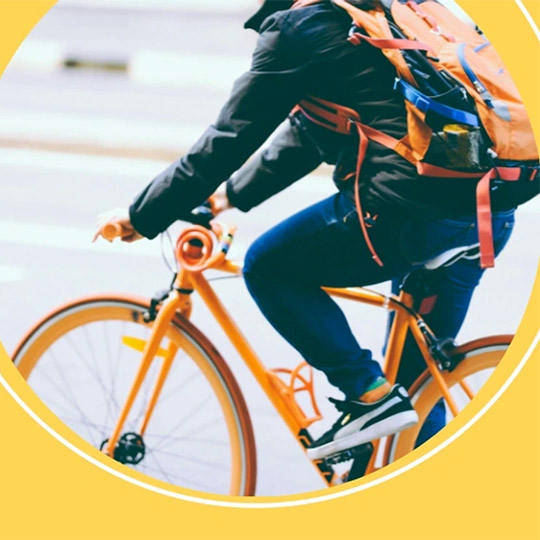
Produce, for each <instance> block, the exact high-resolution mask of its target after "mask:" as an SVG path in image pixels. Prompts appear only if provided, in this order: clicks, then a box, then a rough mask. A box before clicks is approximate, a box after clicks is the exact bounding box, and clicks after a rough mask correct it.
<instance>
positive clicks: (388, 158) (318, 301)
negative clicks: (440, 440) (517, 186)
mask: <svg viewBox="0 0 540 540" xmlns="http://www.w3.org/2000/svg"><path fill="white" fill-rule="evenodd" d="M352 3H353V4H354V5H355V6H358V7H360V8H362V9H368V8H369V9H371V8H372V7H373V6H374V5H375V4H376V0H353V2H352ZM292 4H293V2H292V1H279V0H267V1H266V2H265V3H264V4H263V6H262V7H261V8H260V9H259V11H258V12H257V13H256V14H255V15H254V16H253V17H252V18H251V19H250V20H249V21H248V22H247V23H246V27H248V28H253V29H255V30H256V31H258V32H259V34H260V36H259V40H258V43H257V47H256V50H255V52H254V55H253V60H252V65H251V69H250V70H249V71H248V72H247V73H246V74H244V75H243V76H242V77H241V78H240V79H238V80H237V82H236V83H235V86H234V88H233V92H232V95H231V97H230V98H229V100H228V101H227V103H226V104H225V105H224V107H223V109H222V111H221V113H220V114H219V116H218V118H217V120H216V122H215V123H214V124H213V125H212V126H210V127H209V128H208V129H207V130H206V131H205V133H204V134H203V135H202V136H201V137H200V139H199V140H198V141H197V142H196V143H195V144H194V146H193V147H192V148H191V150H190V151H189V152H188V154H187V155H186V156H184V157H182V158H181V159H179V160H178V161H176V162H175V163H173V164H172V165H171V166H170V167H169V168H168V169H166V170H165V171H164V172H163V173H162V174H160V175H159V176H158V177H157V178H156V179H154V180H153V181H152V182H151V183H150V184H149V185H148V186H147V187H146V188H145V189H144V190H143V191H142V193H140V194H139V195H138V196H137V197H136V198H135V200H134V202H133V204H132V205H131V206H130V208H129V213H128V212H125V213H124V214H122V212H113V213H109V214H107V215H105V216H104V219H110V218H115V219H117V220H118V221H119V222H120V223H121V224H122V225H123V226H124V228H125V229H126V231H127V234H126V236H125V238H124V240H126V241H133V240H136V239H138V238H141V237H143V236H144V237H147V238H154V237H155V236H156V235H157V234H159V233H161V232H162V231H164V230H165V229H166V228H167V227H168V226H169V225H170V224H171V223H173V222H174V221H175V220H177V219H181V218H182V217H183V216H184V217H185V216H186V215H187V214H188V213H189V212H190V211H191V210H192V209H193V208H194V207H196V206H198V205H199V204H201V203H202V202H203V201H204V200H206V199H207V198H208V197H209V196H210V195H211V194H212V193H213V192H214V191H215V190H216V189H217V188H218V186H219V185H221V184H222V183H223V182H224V181H226V180H227V179H229V178H230V177H231V175H232V174H233V172H234V171H236V170H238V169H239V168H240V167H241V166H242V164H243V163H244V162H245V161H246V160H247V159H248V158H249V157H250V156H252V154H253V153H254V152H255V151H256V150H257V149H258V148H259V147H260V146H261V145H262V144H263V143H264V141H265V140H266V139H267V138H268V137H269V135H270V134H271V133H272V132H273V131H274V130H275V129H276V128H277V127H278V125H279V124H281V123H282V122H283V121H284V120H285V119H286V118H287V117H288V116H289V113H290V111H291V110H292V109H293V107H294V106H295V105H296V104H297V103H298V102H299V101H300V100H301V99H302V98H303V97H304V96H307V95H316V96H320V97H322V98H324V99H327V100H329V101H332V102H336V103H340V104H343V105H345V106H348V107H350V108H353V109H355V110H357V111H358V112H360V114H361V116H362V119H363V122H364V123H366V124H368V125H370V126H372V127H373V128H375V129H379V130H382V131H383V132H385V133H387V134H389V135H391V136H393V137H397V138H401V137H403V136H404V135H405V134H406V132H407V125H406V112H405V107H404V104H403V98H400V97H399V96H398V95H397V94H396V93H394V91H393V89H392V88H393V80H394V77H395V70H394V68H393V67H392V66H391V65H390V64H389V62H388V61H387V60H386V59H385V58H384V57H383V55H382V53H381V52H380V51H379V50H377V49H375V48H372V47H352V46H351V45H350V44H349V43H348V42H347V40H346V39H344V38H346V36H347V34H348V31H349V28H350V25H351V21H350V17H349V16H348V15H347V14H346V13H345V12H344V11H342V10H341V9H339V8H338V7H336V6H335V5H333V4H332V2H330V1H327V0H323V1H313V0H303V1H300V2H296V3H295V5H294V7H295V8H297V9H289V8H291V6H292ZM269 152H270V154H269ZM272 152H274V153H275V154H276V156H275V159H274V157H272V155H271V153H272ZM357 153H358V141H357V140H356V141H355V140H354V137H349V136H345V135H342V134H339V133H334V132H331V131H328V130H326V129H324V128H322V127H320V126H318V125H317V124H315V123H312V122H311V121H310V120H309V119H308V118H307V117H306V116H305V115H303V113H301V112H296V113H294V114H293V115H292V116H291V117H290V126H289V127H288V128H286V129H285V131H284V132H282V134H281V135H279V136H278V138H277V139H276V141H275V142H274V144H273V145H272V147H271V149H270V150H269V151H267V152H265V153H263V154H261V155H260V156H259V157H258V158H256V159H255V160H253V161H252V162H250V163H248V164H247V166H246V168H244V169H243V171H242V172H241V173H240V174H239V175H238V176H237V177H236V178H233V179H232V180H230V181H229V182H228V184H227V194H228V197H229V199H230V203H231V204H232V205H234V206H236V207H237V208H239V209H241V210H248V209H250V208H251V207H253V206H255V205H256V204H258V203H260V202H262V201H263V200H265V199H267V198H268V197H270V196H271V195H273V194H274V193H276V192H278V191H280V190H281V189H283V188H284V187H286V186H288V185H289V184H291V183H292V182H293V181H294V180H296V179H298V178H300V177H301V176H303V175H305V174H306V173H308V172H310V171H311V170H312V169H313V168H315V167H316V166H317V165H318V164H319V163H320V162H321V161H325V162H327V163H330V164H334V165H335V173H334V181H335V183H336V185H337V187H338V193H337V194H336V195H334V196H332V197H330V198H328V199H326V200H324V201H321V202H320V203H318V204H315V205H313V206H311V207H309V208H307V209H305V210H303V211H301V212H299V213H298V214H295V215H293V216H292V217H290V218H289V219H287V220H285V221H284V222H282V223H281V224H279V225H277V226H276V227H274V228H273V229H271V230H270V231H268V232H267V233H265V234H264V235H263V236H262V237H261V238H259V239H258V240H257V241H256V242H255V243H254V244H253V245H252V246H251V247H250V249H249V251H248V253H247V256H246V260H245V266H244V276H245V280H246V284H247V286H248V289H249V291H250V293H251V294H252V296H253V298H254V299H255V301H256V302H257V304H258V306H259V308H260V309H261V311H262V312H263V314H264V315H265V316H266V318H267V319H268V320H269V321H270V323H271V324H272V325H273V326H274V327H275V328H276V330H277V331H278V332H279V333H280V334H281V335H282V336H283V337H284V338H285V339H286V340H287V341H288V342H289V343H291V344H292V345H293V346H294V347H295V348H296V349H297V350H298V351H299V352H300V354H301V355H302V356H303V357H304V358H305V359H306V360H307V361H308V362H309V363H310V364H311V365H313V366H314V367H316V368H318V369H320V370H322V371H323V372H324V373H325V374H326V376H327V377H328V380H329V381H330V383H331V384H333V385H335V386H337V387H338V388H339V389H340V390H341V391H342V392H343V393H344V395H345V399H344V400H343V401H337V400H334V402H335V404H336V407H337V408H338V410H339V411H340V412H341V413H342V415H341V416H340V418H339V419H338V421H337V422H336V423H335V424H334V426H333V427H332V428H331V429H330V430H329V431H328V432H327V433H325V434H324V435H323V436H322V437H321V438H320V439H319V440H317V441H315V442H314V443H313V445H312V446H311V447H310V449H309V450H308V454H309V455H310V457H312V458H313V459H318V458H323V457H325V456H327V455H330V454H332V453H335V452H337V451H341V450H344V449H347V448H351V447H354V446H356V445H359V444H362V443H365V442H368V441H370V440H373V439H377V438H379V437H382V436H385V435H389V434H391V433H395V432H397V431H400V430H402V429H405V428H407V427H409V426H411V425H413V424H414V423H415V422H416V421H417V415H416V413H415V412H414V409H413V408H412V406H411V404H410V402H409V400H408V396H407V393H406V391H405V390H404V389H403V388H402V387H401V386H400V385H395V386H394V387H391V385H390V384H389V383H388V382H387V381H386V379H385V378H384V374H383V373H382V371H381V368H380V365H379V363H378V362H376V361H375V360H374V359H373V358H372V353H371V351H369V350H367V349H364V348H362V347H361V346H360V345H359V344H358V343H357V341H356V340H355V338H354V337H353V334H352V332H351V330H350V328H349V326H348V323H347V321H346V319H345V317H344V315H343V313H342V312H341V310H340V309H339V307H338V306H337V304H336V303H335V302H334V301H333V300H332V299H331V298H330V297H329V296H328V295H327V294H326V293H324V292H323V291H322V290H321V286H329V287H347V286H364V285H369V284H373V283H379V282H382V281H386V280H389V279H395V278H397V277H399V276H403V275H405V274H406V273H408V272H409V271H410V270H411V269H413V268H415V267H417V266H420V265H422V264H423V263H424V262H426V261H427V260H429V259H431V258H433V257H435V256H436V255H438V254H440V253H442V252H444V251H446V250H448V249H450V248H453V247H461V246H470V245H472V244H475V243H477V242H478V233H477V230H476V216H475V188H476V183H477V181H476V180H460V181H459V182H458V183H455V182H452V181H449V180H442V179H433V178H424V177H419V176H418V175H417V173H416V169H415V168H414V167H413V166H412V165H411V164H410V163H409V162H407V161H405V160H404V159H403V158H401V157H400V156H399V155H398V154H396V153H394V152H392V151H390V150H388V149H387V148H386V147H384V146H381V145H379V144H377V143H370V145H369V148H368V152H367V155H366V159H365V161H364V164H363V167H362V176H361V182H360V195H361V198H362V201H363V204H362V206H363V213H364V214H365V215H364V218H365V223H366V225H367V227H369V237H370V239H371V241H372V243H373V244H374V245H376V246H377V252H378V254H379V256H380V258H381V259H382V260H383V261H384V266H380V265H378V264H377V263H376V262H375V261H374V260H373V257H372V253H371V251H370V249H369V246H368V245H367V242H366V240H365V236H364V235H363V234H362V231H361V227H360V224H359V219H358V215H357V210H356V206H355V202H354V198H355V193H354V178H353V177H354V170H355V166H356V162H357ZM271 162H272V163H273V164H274V165H270V163H271ZM351 173H352V174H351ZM492 205H493V209H494V213H493V235H494V240H495V246H496V249H497V251H500V249H501V248H502V246H503V245H504V243H505V242H506V240H507V238H508V235H509V232H510V229H511V224H512V222H513V207H514V206H515V201H513V200H512V199H511V198H510V199H509V198H508V193H507V192H506V189H505V186H502V187H501V189H499V190H498V191H497V192H496V193H494V194H493V197H492ZM478 279H479V272H476V274H475V277H471V276H470V275H469V276H466V279H463V283H462V289H463V291H464V292H465V294H464V296H470V293H471V292H472V290H473V289H474V287H475V285H476V283H477V281H478ZM465 304H466V303H465V302H464V303H463V306H464V307H463V306H461V307H459V308H458V307H456V308H455V309H456V310H457V311H456V312H455V313H456V315H455V316H456V318H457V319H462V318H463V316H464V313H465V310H466V305H465Z"/></svg>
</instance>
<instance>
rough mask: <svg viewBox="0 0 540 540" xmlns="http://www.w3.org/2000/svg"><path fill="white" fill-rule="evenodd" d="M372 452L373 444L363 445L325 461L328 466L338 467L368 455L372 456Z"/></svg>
mask: <svg viewBox="0 0 540 540" xmlns="http://www.w3.org/2000/svg"><path fill="white" fill-rule="evenodd" d="M372 451H373V445H372V444H371V443H366V444H361V445H360V446H355V447H354V448H349V449H347V450H342V451H341V452H336V453H335V454H331V455H329V456H326V457H325V458H324V461H325V463H326V464H327V465H338V464H339V463H344V462H346V461H350V460H352V459H357V458H359V457H363V456H365V455H366V454H368V453H369V454H371V452H372Z"/></svg>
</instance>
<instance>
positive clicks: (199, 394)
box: [12, 295, 256, 496]
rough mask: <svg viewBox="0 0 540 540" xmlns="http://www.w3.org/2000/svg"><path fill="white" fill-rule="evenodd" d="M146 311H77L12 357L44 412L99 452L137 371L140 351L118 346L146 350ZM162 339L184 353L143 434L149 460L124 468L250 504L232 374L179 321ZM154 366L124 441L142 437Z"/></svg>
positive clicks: (241, 413) (47, 322) (243, 429)
mask: <svg viewBox="0 0 540 540" xmlns="http://www.w3.org/2000/svg"><path fill="white" fill-rule="evenodd" d="M148 306H149V302H148V300H145V299H142V298H137V297H133V296H124V295H111V296H93V297H88V298H83V299H79V300H76V301H73V302H71V303H69V304H66V305H64V306H62V307H60V308H58V309H56V310H55V311H53V312H52V313H50V314H49V315H47V316H46V317H45V318H44V319H43V320H41V321H39V322H38V323H37V324H36V325H35V326H34V327H33V328H32V329H31V330H30V331H29V332H28V333H27V334H26V336H25V337H24V338H23V339H22V341H21V342H20V343H19V345H18V346H17V348H16V350H15V352H14V354H13V356H12V359H13V362H14V364H15V366H16V367H17V368H18V369H19V371H20V372H21V374H22V375H23V377H24V378H25V379H27V381H28V383H29V384H30V386H31V387H32V388H33V389H34V390H35V392H36V393H37V395H38V396H39V397H40V398H41V400H42V401H43V402H44V403H45V405H47V406H48V407H49V409H51V410H52V411H53V413H55V414H56V415H57V416H58V417H59V418H60V419H61V420H63V421H64V423H66V424H67V425H68V426H69V427H70V428H71V429H72V430H73V431H75V432H76V433H77V434H78V435H80V436H82V437H83V438H84V439H86V440H87V441H89V442H90V443H92V444H93V445H94V446H96V447H102V446H103V445H104V442H103V441H105V440H106V439H107V437H109V436H110V435H111V434H112V430H113V428H114V425H115V423H116V421H117V418H118V414H119V410H120V406H121V405H122V404H123V403H124V400H125V397H126V396H127V392H128V390H129V388H130V387H131V384H132V382H133V379H134V376H135V371H136V369H137V367H138V365H139V362H138V361H137V358H140V356H141V353H140V351H136V350H134V349H133V348H130V347H126V346H125V344H124V343H123V342H122V338H124V337H125V336H130V337H131V338H132V337H133V336H136V337H135V338H134V339H139V340H141V341H140V343H142V342H143V341H144V337H145V335H147V334H148V333H149V329H150V327H151V324H148V323H145V322H144V320H143V313H144V312H145V311H146V310H147V309H148ZM166 338H167V339H168V340H169V341H172V342H173V343H174V344H175V345H177V346H178V347H179V348H178V353H177V355H176V356H175V360H174V362H173V366H172V368H171V371H170V373H169V375H168V377H167V380H166V383H165V385H164V387H163V389H162V393H161V395H160V400H159V401H158V404H157V406H156V409H155V410H154V413H153V415H152V418H151V419H150V422H149V424H148V428H147V432H146V433H145V434H144V445H145V453H144V458H142V461H141V462H139V463H137V464H134V458H133V457H131V458H130V459H132V460H133V461H132V462H133V464H129V463H128V466H130V467H133V468H134V469H136V470H139V471H140V472H143V473H145V474H148V475H149V476H152V477H154V478H157V479H159V480H163V481H165V482H168V483H171V484H174V485H177V486H181V487H184V488H188V489H193V490H196V491H199V492H201V491H202V492H205V493H212V494H228V495H244V496H247V495H253V494H254V492H255V484H256V451H255V442H254V436H253V428H252V425H251V419H250V416H249V413H248V409H247V407H246V403H245V401H244V398H243V396H242V393H241V391H240V388H239V386H238V384H237V382H236V380H235V378H234V376H233V374H232V372H231V370H230V369H229V367H228V366H227V364H226V363H225V361H224V360H223V358H222V357H221V355H220V354H219V352H218V351H217V350H216V349H215V347H214V346H213V345H212V344H211V343H210V341H208V339H207V338H206V337H205V336H204V335H203V334H202V333H201V332H200V331H199V330H198V329H197V328H196V327H195V326H193V324H191V323H190V322H189V321H188V320H186V319H185V318H184V317H182V316H181V315H179V314H178V315H176V316H175V318H174V319H173V321H172V322H171V324H170V326H169V328H168V330H167V333H166ZM115 339H116V341H114V340H115ZM164 341H165V338H164ZM73 353H75V354H73ZM109 357H110V358H109ZM184 359H188V360H191V362H186V361H185V360H184ZM157 360H160V359H159V358H158V357H156V358H154V360H153V362H152V366H151V368H150V371H149V373H148V375H147V377H146V379H145V383H144V385H143V387H142V388H141V390H140V392H139V394H138V398H137V400H136V401H135V403H134V407H133V409H132V413H131V414H130V416H129V417H128V421H127V422H126V428H125V429H124V433H132V432H136V424H137V422H138V420H140V418H141V413H144V410H145V405H146V403H147V400H148V397H149V395H150V392H151V389H152V387H153V383H154V379H155V377H152V374H154V375H155V374H156V373H157V370H158V369H159V363H160V362H158V361H157ZM106 379H107V380H106ZM174 379H180V380H181V383H180V384H179V385H178V388H177V389H174V388H172V387H171V382H172V383H175V382H176V383H178V380H176V381H174ZM188 384H189V387H188ZM172 386H174V387H176V386H177V384H172ZM51 394H52V395H51ZM98 394H100V397H98ZM100 398H101V400H102V401H100ZM173 398H174V400H173ZM201 398H202V399H201ZM83 401H84V402H85V403H84V404H83ZM171 401H174V402H175V403H174V407H171ZM70 402H71V403H70ZM86 402H88V403H86ZM180 404H181V405H182V407H178V405H180ZM165 405H167V406H165ZM210 407H211V408H212V409H211V411H210V410H209V409H210ZM185 411H189V412H188V413H186V412H185ZM210 412H211V414H210ZM86 415H88V418H87V417H86ZM215 416H217V417H218V418H217V422H216V418H215ZM199 417H200V418H201V420H200V421H199ZM179 418H180V421H178V419H179ZM171 419H172V420H171ZM194 420H197V422H198V424H197V423H195V424H194V423H193V422H194ZM194 425H195V429H193V427H194ZM126 429H127V430H128V431H126ZM96 443H97V444H96ZM218 443H219V445H218ZM171 447H172V448H176V447H178V448H180V449H181V452H180V453H178V450H175V452H173V451H172V450H171ZM137 459H138V458H137ZM145 461H147V463H145Z"/></svg>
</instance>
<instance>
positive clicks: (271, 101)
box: [129, 12, 312, 238]
mask: <svg viewBox="0 0 540 540" xmlns="http://www.w3.org/2000/svg"><path fill="white" fill-rule="evenodd" d="M287 26H288V22H287V20H286V12H280V13H276V14H275V15H274V16H272V17H269V18H268V19H267V20H266V21H265V23H264V26H263V27H262V28H261V33H260V36H259V40H258V42H257V47H256V49H255V52H254V54H253V59H252V64H251V68H250V70H249V71H248V72H247V73H246V74H244V75H243V76H242V77H240V79H238V80H237V81H236V83H235V85H234V87H233V91H232V94H231V97H230V98H229V100H228V101H227V103H226V104H225V106H224V107H223V109H222V110H221V112H220V114H219V116H218V118H217V120H216V122H215V123H214V124H213V125H212V126H210V127H209V128H208V129H207V130H206V131H205V132H204V133H203V135H202V136H201V137H200V138H199V140H198V141H197V142H196V143H195V145H194V146H193V147H192V148H191V150H190V151H189V153H188V154H187V155H186V156H184V157H183V158H181V159H179V160H178V161H176V162H175V163H173V164H172V165H170V167H168V168H167V169H166V170H165V171H164V172H162V173H161V174H160V175H159V176H158V177H157V178H155V179H154V180H153V181H152V182H151V183H150V184H149V185H148V186H147V187H146V188H145V189H144V190H143V191H142V192H141V193H140V194H139V195H138V196H137V197H136V198H135V200H134V202H133V203H132V205H131V206H130V209H129V213H130V218H131V222H132V224H133V226H134V227H135V229H136V230H137V231H138V232H139V233H140V234H142V235H144V236H146V237H147V238H154V237H155V236H157V235H158V234H159V233H160V232H163V231H164V230H165V229H167V227H169V225H171V223H173V222H174V221H176V220H177V219H181V218H182V216H186V215H187V214H188V213H189V212H190V211H191V210H192V209H193V208H195V207H196V206H198V205H199V204H201V203H202V202H204V201H205V200H206V199H207V198H208V197H209V196H210V195H211V194H212V193H213V192H214V191H215V190H216V188H217V187H218V186H219V185H220V184H221V183H222V182H224V181H225V180H227V179H228V178H229V177H230V176H231V174H232V173H233V172H234V171H236V170H238V169H239V168H240V167H241V166H242V164H243V163H244V162H245V161H246V160H247V158H248V157H250V156H251V155H252V154H253V153H254V152H255V151H256V150H257V149H258V148H259V147H260V146H261V145H262V144H263V143H264V142H265V141H266V139H267V138H268V137H269V136H270V134H271V133H272V132H273V131H274V130H275V129H276V127H277V126H278V125H279V124H281V123H282V122H283V120H284V119H285V118H286V117H287V115H288V114H289V112H290V111H291V109H292V108H293V107H294V105H295V104H296V103H298V101H299V100H300V99H301V97H302V96H303V95H304V94H305V93H306V87H307V86H308V85H309V83H310V77H311V76H312V75H311V73H310V69H311V67H312V65H311V63H310V62H309V59H308V58H306V53H307V51H306V50H305V49H303V48H299V47H298V46H297V43H291V40H292V39H293V38H294V29H291V28H288V27H287ZM294 41H296V40H294Z"/></svg>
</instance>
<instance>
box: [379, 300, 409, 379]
mask: <svg viewBox="0 0 540 540" xmlns="http://www.w3.org/2000/svg"><path fill="white" fill-rule="evenodd" d="M398 301H399V302H400V303H401V304H403V305H405V306H407V307H410V308H412V307H413V303H414V299H413V296H412V295H411V294H409V293H406V292H403V291H401V293H400V295H399V297H398ZM408 330H409V314H408V313H407V312H406V311H405V310H404V309H402V308H400V307H399V306H398V307H397V308H396V310H395V314H394V321H393V323H392V328H391V330H390V336H389V337H388V346H387V348H386V356H385V359H384V373H385V375H386V379H387V380H388V382H389V383H390V384H394V383H395V382H396V378H397V374H398V370H399V365H400V362H401V356H402V354H403V348H404V347H405V339H406V338H407V332H408Z"/></svg>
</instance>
